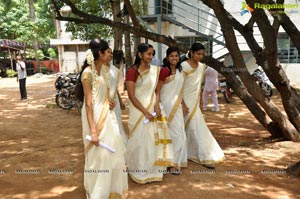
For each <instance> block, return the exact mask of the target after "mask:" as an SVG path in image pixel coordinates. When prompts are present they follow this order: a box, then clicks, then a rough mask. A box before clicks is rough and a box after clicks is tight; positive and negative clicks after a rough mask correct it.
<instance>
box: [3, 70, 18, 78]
mask: <svg viewBox="0 0 300 199" xmlns="http://www.w3.org/2000/svg"><path fill="white" fill-rule="evenodd" d="M6 74H7V76H8V77H14V76H16V75H17V74H18V72H17V71H14V70H12V69H8V70H7V71H6Z"/></svg>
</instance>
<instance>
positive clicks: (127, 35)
mask: <svg viewBox="0 0 300 199" xmlns="http://www.w3.org/2000/svg"><path fill="white" fill-rule="evenodd" d="M124 20H125V23H126V24H129V16H128V15H126V16H125V19H124ZM124 39H125V63H126V69H128V68H129V67H130V66H131V65H132V56H131V45H130V43H131V42H130V32H128V31H125V32H124Z"/></svg>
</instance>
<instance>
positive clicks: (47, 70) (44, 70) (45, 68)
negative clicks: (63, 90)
mask: <svg viewBox="0 0 300 199" xmlns="http://www.w3.org/2000/svg"><path fill="white" fill-rule="evenodd" d="M49 72H50V71H49V68H48V67H47V66H42V67H41V73H43V74H48V73H49Z"/></svg>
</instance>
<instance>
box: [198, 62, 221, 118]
mask: <svg viewBox="0 0 300 199" xmlns="http://www.w3.org/2000/svg"><path fill="white" fill-rule="evenodd" d="M218 83H219V81H218V72H217V71H216V70H215V69H213V68H212V67H209V66H207V68H206V70H205V84H204V89H203V93H202V100H203V110H204V111H205V110H206V109H207V101H208V98H209V96H211V98H212V101H213V103H214V107H213V108H212V111H215V112H218V111H219V103H218V95H217V90H218V86H219V84H218Z"/></svg>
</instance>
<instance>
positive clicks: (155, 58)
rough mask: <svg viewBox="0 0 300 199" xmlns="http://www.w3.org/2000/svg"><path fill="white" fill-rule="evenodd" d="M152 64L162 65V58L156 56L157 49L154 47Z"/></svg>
mask: <svg viewBox="0 0 300 199" xmlns="http://www.w3.org/2000/svg"><path fill="white" fill-rule="evenodd" d="M151 65H154V66H161V63H160V60H159V59H158V58H157V57H155V50H154V49H153V57H152V61H151Z"/></svg>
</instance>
